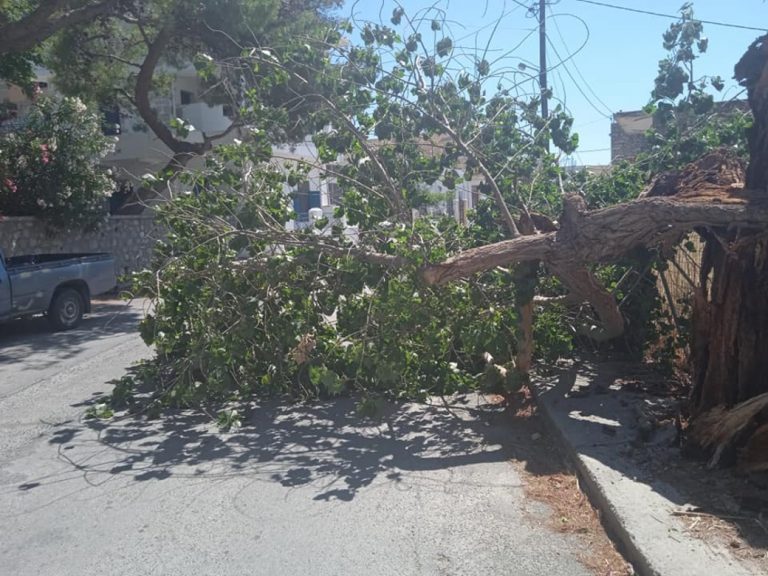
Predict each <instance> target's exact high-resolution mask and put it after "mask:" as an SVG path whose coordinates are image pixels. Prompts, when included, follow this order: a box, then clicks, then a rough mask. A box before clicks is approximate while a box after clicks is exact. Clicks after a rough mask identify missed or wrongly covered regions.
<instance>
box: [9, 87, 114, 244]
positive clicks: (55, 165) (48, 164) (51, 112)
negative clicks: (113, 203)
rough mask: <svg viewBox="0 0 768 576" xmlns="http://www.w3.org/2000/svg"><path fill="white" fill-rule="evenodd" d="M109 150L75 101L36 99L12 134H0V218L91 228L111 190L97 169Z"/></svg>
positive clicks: (95, 120)
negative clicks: (28, 218) (33, 220)
mask: <svg viewBox="0 0 768 576" xmlns="http://www.w3.org/2000/svg"><path fill="white" fill-rule="evenodd" d="M113 145H114V141H113V140H112V139H109V138H107V137H105V136H103V135H102V133H101V119H100V118H99V116H98V114H96V113H94V112H93V111H91V110H89V109H88V108H87V107H86V106H85V105H84V104H83V103H82V102H81V101H80V100H78V99H75V98H64V99H62V100H54V99H49V98H40V99H39V100H38V101H37V102H36V103H35V106H34V107H33V108H32V110H31V112H30V113H29V115H28V116H26V117H25V118H24V120H23V122H22V123H21V124H20V126H19V128H18V129H17V130H15V131H12V132H8V133H5V134H0V213H1V214H4V215H6V216H36V217H37V218H39V219H40V220H42V221H43V222H45V224H46V225H47V226H49V227H51V228H82V229H90V228H92V227H94V226H95V225H96V224H97V223H98V222H99V221H100V220H102V219H103V218H104V216H105V213H106V212H105V208H106V201H107V198H108V197H109V195H110V194H111V193H112V191H113V187H114V183H113V180H112V179H111V178H110V176H109V175H108V173H107V172H106V171H105V170H103V169H102V168H101V167H100V165H99V162H100V160H101V159H102V158H104V157H105V156H106V155H107V154H108V153H109V152H110V151H111V150H112V147H113Z"/></svg>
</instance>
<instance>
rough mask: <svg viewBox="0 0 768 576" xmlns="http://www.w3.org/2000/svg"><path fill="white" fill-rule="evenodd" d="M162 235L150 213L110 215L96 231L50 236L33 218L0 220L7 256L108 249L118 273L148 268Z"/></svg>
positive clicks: (2, 245)
mask: <svg viewBox="0 0 768 576" xmlns="http://www.w3.org/2000/svg"><path fill="white" fill-rule="evenodd" d="M162 237H163V231H162V229H161V227H160V226H159V225H158V224H157V223H156V222H155V219H154V217H153V216H152V215H151V214H150V215H140V216H110V217H109V219H108V220H107V221H106V222H105V223H104V224H102V225H101V227H100V228H98V229H97V230H96V231H94V232H91V233H88V234H84V233H82V232H68V233H60V234H56V235H54V236H51V235H49V234H47V233H46V230H45V227H44V226H43V225H42V224H41V223H40V222H39V221H38V220H36V219H35V218H26V217H23V218H3V219H2V220H0V249H2V250H3V253H4V254H5V255H6V256H19V255H21V254H62V253H71V252H109V253H111V254H112V255H113V256H114V257H115V272H116V273H117V274H118V275H122V274H127V273H129V272H136V271H138V270H141V269H143V268H145V267H147V266H148V265H149V263H150V261H151V258H152V249H153V247H154V245H155V242H156V241H157V240H158V239H161V238H162Z"/></svg>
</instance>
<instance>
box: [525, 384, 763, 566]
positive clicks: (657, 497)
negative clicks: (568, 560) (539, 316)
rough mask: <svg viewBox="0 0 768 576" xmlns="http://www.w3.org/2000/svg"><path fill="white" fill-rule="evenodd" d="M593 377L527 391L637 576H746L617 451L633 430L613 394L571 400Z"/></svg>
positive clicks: (671, 497)
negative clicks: (695, 534) (688, 530)
mask: <svg viewBox="0 0 768 576" xmlns="http://www.w3.org/2000/svg"><path fill="white" fill-rule="evenodd" d="M596 381H597V376H596V373H595V372H592V371H587V373H586V374H582V373H579V372H576V371H574V372H572V373H570V374H568V375H565V376H560V377H557V378H553V379H550V380H546V379H543V380H542V379H538V380H537V381H536V382H534V383H533V384H532V386H531V389H532V392H533V394H534V396H535V398H536V401H537V404H538V406H539V409H540V411H541V414H542V415H543V416H544V418H545V421H546V422H547V424H548V425H549V426H551V427H552V429H553V430H554V432H555V434H556V436H557V437H558V439H559V440H561V441H562V444H563V446H564V448H565V451H566V453H567V455H568V456H569V457H570V458H571V459H572V461H573V462H574V463H575V465H576V467H577V470H578V472H579V475H580V479H581V481H582V489H584V491H585V492H586V493H587V495H588V496H589V498H590V499H591V500H592V502H593V504H594V505H595V506H596V507H597V508H598V510H599V511H600V514H601V518H602V520H603V522H604V524H605V525H606V528H607V529H608V531H609V532H610V533H611V534H612V535H613V537H614V538H615V539H616V540H618V542H619V544H620V546H621V547H622V552H623V553H624V555H625V557H626V558H627V560H629V561H630V562H631V563H632V565H633V566H634V568H635V570H636V572H637V574H639V575H640V576H702V575H705V574H713V575H714V574H717V575H718V576H750V575H751V574H754V573H753V572H751V571H750V570H748V569H747V568H746V567H745V566H744V564H742V563H740V561H739V560H737V559H735V558H734V557H733V556H731V555H730V553H729V552H728V550H727V549H726V548H725V547H724V546H723V547H719V548H715V547H713V546H712V545H710V544H708V543H705V542H703V541H702V540H699V539H696V538H694V537H693V536H691V535H689V534H687V533H686V527H685V525H684V524H683V523H682V522H681V521H680V519H679V518H677V517H675V516H674V515H673V514H672V513H673V511H676V510H680V509H681V508H682V507H683V506H684V505H685V504H686V501H685V499H684V497H682V496H681V495H680V494H679V493H677V491H675V490H674V489H673V488H672V487H671V486H669V485H668V484H666V483H663V482H659V481H658V480H656V479H654V478H652V477H649V476H648V475H647V472H645V471H644V470H641V469H640V468H638V467H637V465H636V464H635V463H634V462H632V461H631V460H630V459H629V458H627V457H625V456H623V455H622V449H623V448H624V447H626V446H627V445H629V443H630V442H632V441H633V440H634V438H635V437H636V434H637V430H636V429H634V428H633V425H632V424H631V422H634V417H633V414H632V411H631V408H629V407H627V406H626V402H620V401H619V398H617V397H616V394H612V393H611V391H610V390H609V391H608V393H607V394H600V395H598V394H589V393H587V394H582V393H580V394H572V392H573V390H574V389H580V391H581V392H583V391H585V390H589V389H590V387H591V386H593V385H594V384H595V383H596Z"/></svg>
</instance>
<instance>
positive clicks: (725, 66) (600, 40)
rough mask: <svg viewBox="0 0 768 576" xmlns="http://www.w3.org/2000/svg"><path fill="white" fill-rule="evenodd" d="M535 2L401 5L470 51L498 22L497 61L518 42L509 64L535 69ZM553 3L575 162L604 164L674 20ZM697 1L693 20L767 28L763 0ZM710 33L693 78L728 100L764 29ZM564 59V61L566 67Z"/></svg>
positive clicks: (676, 2)
mask: <svg viewBox="0 0 768 576" xmlns="http://www.w3.org/2000/svg"><path fill="white" fill-rule="evenodd" d="M602 1H603V2H605V3H608V4H614V5H618V6H625V7H630V8H638V9H643V10H647V11H652V12H660V13H665V14H677V11H678V9H679V8H680V6H681V5H682V4H683V0H642V1H638V0H602ZM534 3H535V4H537V5H538V2H534V1H533V0H517V1H516V0H400V4H401V5H402V6H403V7H404V8H405V10H406V12H408V13H409V14H416V13H418V12H419V10H423V9H425V8H427V7H430V6H437V7H439V8H440V9H442V10H444V11H445V13H446V17H447V20H448V22H449V26H450V29H451V34H452V36H453V37H454V38H457V39H461V42H460V43H461V44H463V45H464V46H465V47H469V48H472V47H474V45H475V44H476V43H478V44H480V45H484V44H485V42H486V40H487V39H488V38H489V36H490V35H491V34H490V32H491V28H492V26H493V25H494V24H495V23H496V22H499V24H498V27H497V29H496V33H495V35H494V37H493V38H492V40H491V54H494V55H499V56H500V55H502V54H504V53H505V52H508V51H509V50H510V49H512V48H513V47H515V46H517V45H518V44H520V46H519V48H517V49H516V50H515V53H514V56H508V57H507V58H508V59H509V62H510V65H512V66H517V65H518V63H519V61H520V60H519V59H522V60H524V61H529V62H532V63H533V64H536V62H537V61H538V34H537V33H533V34H531V32H532V31H533V30H534V29H535V28H536V27H537V21H536V19H535V18H534V17H532V15H531V14H529V13H527V10H526V6H530V5H531V4H534ZM549 3H550V7H549V9H548V10H549V17H548V20H547V28H548V30H547V31H548V35H549V39H550V42H551V45H550V46H548V58H549V62H548V68H549V69H550V86H551V87H552V89H553V90H554V94H555V97H556V98H557V99H559V100H561V101H563V102H564V104H565V106H566V107H567V108H568V110H569V111H570V113H571V114H572V115H573V117H574V119H575V121H574V126H575V129H576V131H577V132H578V133H579V136H580V142H581V143H580V147H579V148H580V150H579V151H578V152H577V154H575V155H574V157H573V158H571V159H569V161H570V162H572V163H576V164H605V163H608V162H609V160H610V151H609V150H608V148H609V146H610V137H609V134H610V116H611V114H612V113H613V112H618V111H620V110H625V111H626V110H637V109H639V108H641V107H642V106H644V105H645V104H646V103H647V102H648V97H649V94H650V91H651V89H652V88H653V80H654V78H655V77H656V71H657V64H658V61H659V60H660V59H661V58H663V57H664V55H665V53H664V49H663V47H662V45H661V36H662V34H663V33H664V31H665V30H666V29H667V27H668V26H669V25H670V23H672V22H673V20H671V19H667V18H662V17H659V16H650V15H643V14H637V13H632V12H626V11H623V10H616V9H612V8H608V7H603V6H596V5H591V4H588V3H586V2H582V1H579V0H549ZM693 5H694V11H695V15H696V17H697V18H700V19H702V20H712V21H715V22H725V23H729V24H739V25H744V26H753V27H764V28H766V29H768V3H767V2H764V0H730V1H724V0H697V1H694V2H693ZM395 6H396V4H395V2H394V1H393V0H358V1H357V2H354V1H353V0H347V4H346V6H345V7H344V9H342V10H341V15H343V16H348V15H349V14H350V13H351V12H352V11H353V10H354V14H355V16H356V18H358V19H360V20H372V21H380V20H383V21H384V22H386V23H389V18H390V16H391V14H392V10H393V8H394V7H395ZM380 16H381V17H380ZM704 34H705V36H707V37H708V38H709V49H708V51H707V53H706V54H705V55H704V56H703V57H702V58H701V59H700V60H699V61H698V64H697V65H696V68H697V70H696V74H697V75H698V74H700V73H701V74H707V75H720V76H722V77H723V78H724V79H726V80H727V83H726V88H725V90H724V92H723V95H722V97H723V98H724V99H729V98H731V97H733V96H735V95H736V94H737V93H738V91H739V90H740V88H739V87H738V86H737V85H736V84H735V82H733V81H732V80H731V77H732V76H733V66H734V64H735V63H736V62H737V60H738V59H739V57H740V56H741V54H743V53H744V51H745V50H746V48H747V47H748V46H749V44H750V43H751V42H752V41H753V40H754V39H755V38H757V37H758V36H759V35H760V32H757V31H754V30H742V29H734V28H725V27H720V26H715V25H711V24H705V25H704ZM458 43H459V42H457V44H458ZM580 47H581V49H580V50H579V48H580ZM574 53H575V54H574ZM569 56H571V57H570V58H569ZM561 59H566V62H565V63H560V61H561ZM489 60H490V58H489ZM569 73H570V74H569ZM582 92H583V94H582Z"/></svg>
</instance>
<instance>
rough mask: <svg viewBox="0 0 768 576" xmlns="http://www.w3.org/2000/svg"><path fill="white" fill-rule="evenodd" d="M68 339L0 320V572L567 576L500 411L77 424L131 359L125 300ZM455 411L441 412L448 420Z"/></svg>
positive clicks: (343, 405) (570, 548)
mask: <svg viewBox="0 0 768 576" xmlns="http://www.w3.org/2000/svg"><path fill="white" fill-rule="evenodd" d="M94 311H95V314H94V315H93V316H92V317H91V318H90V319H89V320H88V321H87V322H86V324H85V325H84V327H83V328H82V329H80V330H77V331H74V332H69V333H59V334H51V333H49V332H48V328H47V326H46V324H45V322H44V321H43V320H31V321H24V322H17V323H14V324H11V325H6V326H1V327H0V575H2V576H6V575H7V576H26V575H37V574H41V575H52V576H70V575H71V576H75V575H76V576H89V575H100V576H102V575H115V576H116V575H123V574H124V575H130V576H137V575H163V576H167V575H177V574H178V575H208V574H211V575H213V574H237V575H240V574H243V575H246V574H247V575H265V576H289V575H312V576H347V575H349V576H352V575H354V576H365V575H382V576H384V575H386V576H391V575H420V574H425V575H438V574H439V575H457V576H459V575H461V576H471V575H483V576H492V575H497V574H499V575H500V574H503V575H520V576H524V575H531V576H533V575H536V576H539V575H558V576H570V575H574V576H575V575H580V576H585V575H586V574H588V573H587V571H586V569H585V568H583V567H582V566H581V565H580V564H579V562H578V560H577V556H578V553H579V550H578V543H577V542H576V541H575V540H574V539H572V538H571V537H568V536H565V535H562V534H556V533H552V532H551V531H550V530H549V529H548V528H547V527H546V521H547V515H548V514H549V511H548V510H547V509H546V508H545V507H543V506H542V505H540V504H538V503H535V502H532V501H529V500H526V498H525V496H524V492H523V487H522V480H521V477H520V475H519V474H518V472H517V469H516V468H515V467H514V466H513V465H512V464H511V463H510V461H509V459H510V456H511V454H512V451H513V445H512V444H513V442H519V441H520V439H519V438H511V435H510V432H509V430H508V429H507V428H506V426H505V424H504V419H503V418H500V417H498V416H499V415H498V414H497V413H495V412H494V411H493V410H490V409H483V408H482V407H481V406H480V405H479V402H480V400H479V399H473V400H471V401H469V402H468V403H467V404H465V405H464V406H458V407H456V409H455V410H454V411H453V413H452V414H451V413H449V412H447V411H446V410H445V409H444V408H441V407H440V408H438V407H429V406H402V407H397V408H395V407H393V408H392V409H391V410H390V411H389V412H388V413H387V414H386V415H385V418H384V419H383V420H382V421H381V422H380V423H378V424H375V425H374V424H365V423H364V422H361V421H360V420H359V419H358V418H357V417H356V416H355V413H354V406H353V404H352V403H351V402H349V401H342V402H335V403H327V404H315V405H312V406H303V407H288V406H284V405H280V404H269V405H265V406H261V407H258V408H254V409H253V410H252V411H251V412H250V413H249V414H247V415H246V418H245V420H244V426H243V427H242V428H241V429H240V430H238V431H237V432H234V433H227V434H222V433H219V432H218V430H217V429H216V428H215V426H213V425H212V423H211V420H210V419H209V418H208V417H206V416H200V415H195V414H187V413H177V414H173V415H171V416H169V417H167V418H165V419H163V420H162V421H148V420H145V419H142V418H138V417H137V418H128V419H122V420H119V421H116V422H110V423H101V422H93V421H88V420H85V419H83V415H84V413H85V411H86V409H87V408H88V406H90V405H91V404H92V403H93V402H94V401H95V399H97V398H98V396H99V395H100V394H102V393H103V392H104V391H106V390H108V389H109V385H108V384H107V382H108V381H109V380H112V379H115V378H119V377H120V376H122V375H124V374H125V370H126V368H127V367H128V366H130V365H131V363H133V362H135V361H137V360H139V359H141V358H142V357H145V356H147V355H148V354H149V351H148V349H147V348H146V347H145V346H144V345H143V344H142V343H141V341H140V339H139V338H138V335H137V334H136V332H135V326H136V322H137V319H138V318H139V316H140V314H141V308H140V305H135V306H133V307H126V306H125V305H124V304H119V303H102V304H99V305H97V307H96V308H95V310H94ZM457 416H458V417H457Z"/></svg>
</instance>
